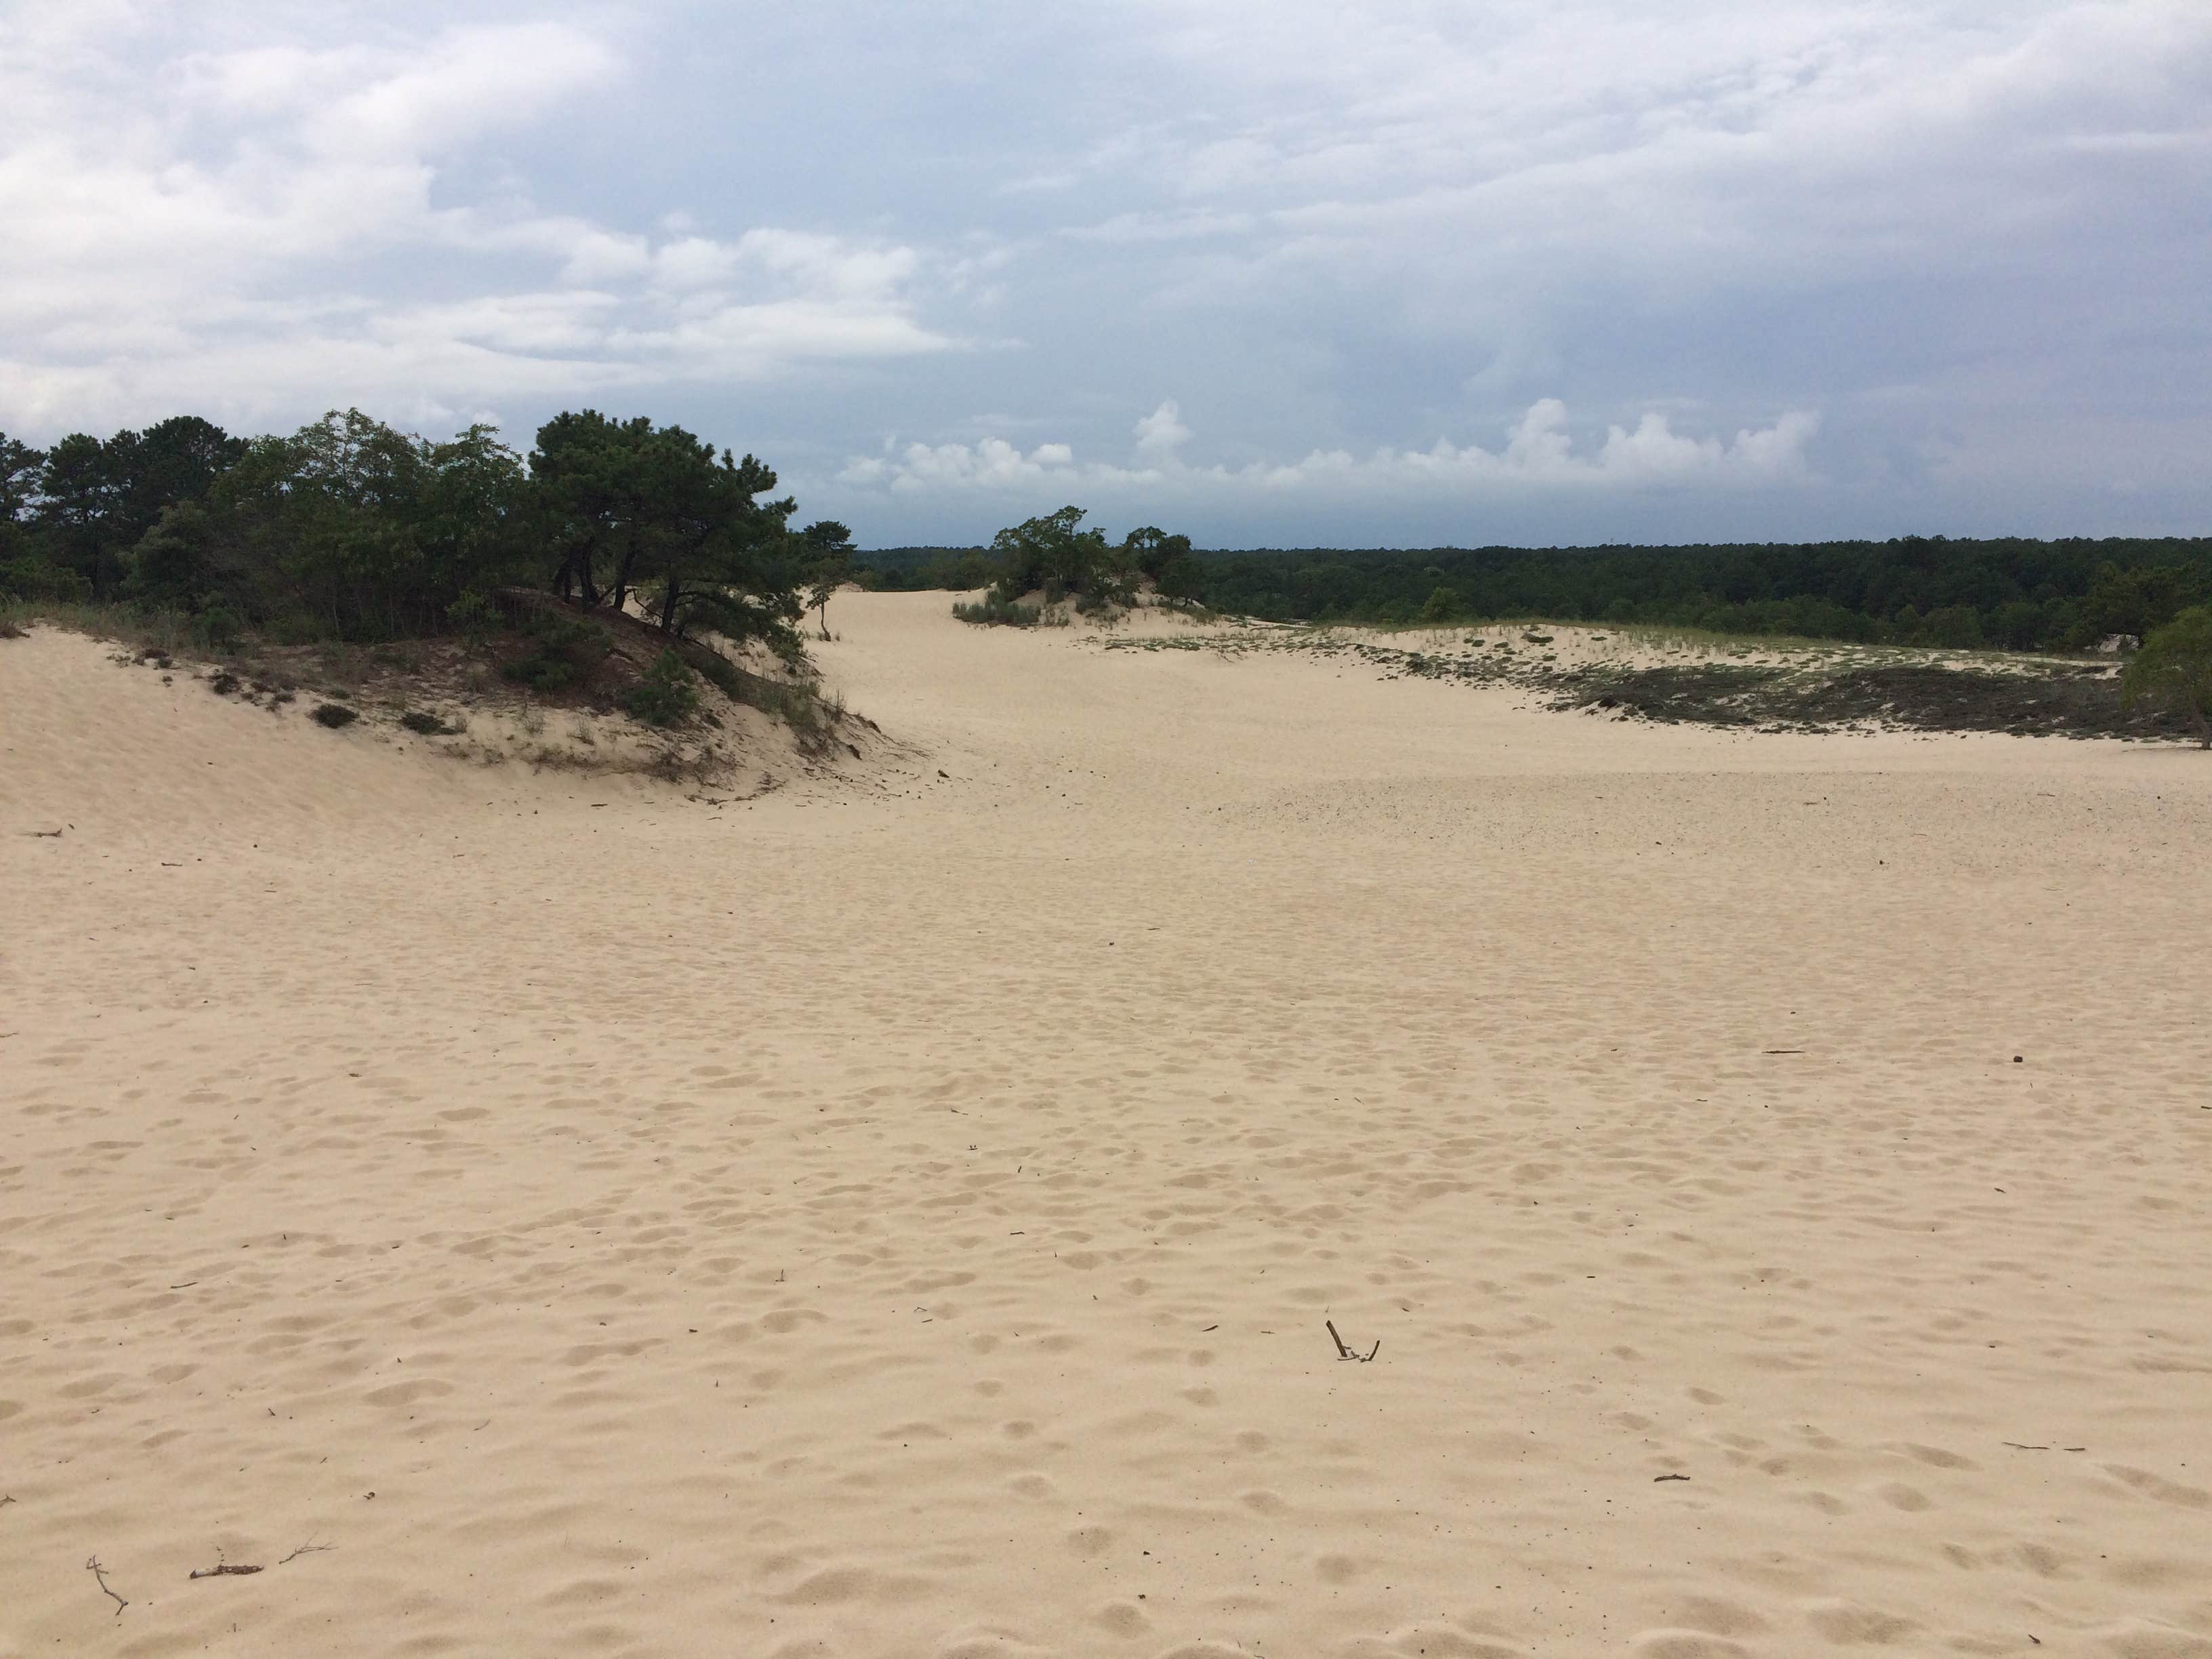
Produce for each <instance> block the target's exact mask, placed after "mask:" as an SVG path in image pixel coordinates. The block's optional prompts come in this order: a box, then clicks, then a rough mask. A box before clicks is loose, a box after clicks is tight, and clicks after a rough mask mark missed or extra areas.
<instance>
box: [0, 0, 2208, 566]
mask: <svg viewBox="0 0 2212 1659" xmlns="http://www.w3.org/2000/svg"><path fill="white" fill-rule="evenodd" d="M0 110H5V111H6V112H7V115H6V119H5V120H4V122H0V227H4V231H5V234H4V235H0V429H5V430H7V431H8V432H9V433H11V434H14V435H19V436H23V437H27V438H29V439H31V440H33V441H46V440H50V439H51V438H52V437H54V436H56V435H59V434H60V433H63V432H65V431H69V430H72V429H84V430H91V431H94V432H101V433H105V432H106V431H108V430H111V429H112V428H114V427H116V426H118V425H127V424H139V423H143V422H147V421H150V420H154V419H157V418H159V417H161V416H163V415H167V414H171V413H175V412H179V411H191V412H198V413H204V414H206V415H208V416H210V417H211V418H214V419H216V420H218V421H221V422H223V423H224V424H226V425H228V426H230V427H232V428H234V429H241V430H268V429H278V428H289V427H292V426H296V425H298V424H300V423H301V422H303V421H305V420H307V419H308V418H310V417H312V416H314V415H316V414H318V413H319V412H320V411H321V410H324V409H325V408H327V407H331V406H343V405H346V404H358V405H359V406H361V407H362V408H363V409H366V410H369V411H370V412H372V413H374V414H376V415H379V416H382V417H384V418H385V419H387V420H390V421H392V422H395V423H397V424H400V425H403V426H406V427H409V428H413V429H416V430H420V431H422V432H425V433H428V434H432V435H441V434H443V433H445V432H448V431H450V430H452V429H453V428H455V427H457V426H459V425H461V424H465V423H466V422H470V421H473V420H480V419H482V420H492V421H495V422H498V423H499V424H500V425H501V427H503V428H505V429H506V431H507V434H508V435H509V436H510V438H511V439H512V440H513V441H516V442H517V443H518V444H519V445H520V447H528V443H529V438H530V435H531V433H532V431H533V430H534V428H535V427H536V426H537V424H538V422H540V421H541V420H543V419H544V418H545V417H546V416H549V415H550V414H551V413H553V412H555V411H556V410H560V409H562V408H568V407H576V406H591V407H597V408H600V409H604V410H609V411H611V412H614V413H618V414H625V415H627V414H632V413H644V414H650V415H652V416H655V417H656V418H658V419H661V420H665V421H673V422H680V423H682V424H684V425H686V426H689V427H690V428H693V429H694V430H696V431H697V432H700V433H701V434H702V435H706V436H708V437H710V438H712V439H714V440H715V441H718V442H722V443H726V444H729V445H732V446H734V447H737V448H738V449H741V450H743V449H750V450H753V451H755V452H757V453H760V454H761V455H763V456H764V457H765V458H766V459H769V461H770V462H771V463H772V464H774V465H776V466H777V467H778V468H780V469H781V471H782V473H783V477H784V480H785V483H786V484H787V485H788V486H789V487H791V488H793V489H795V490H796V492H797V493H798V494H799V496H800V507H801V511H802V513H804V514H805V516H807V517H813V516H817V515H821V514H830V515H835V516H837V517H841V518H843V519H845V520H848V521H849V522H850V523H852V524H853V525H854V527H855V528H856V530H857V531H858V532H860V538H861V539H862V541H863V543H864V544H871V545H881V544H890V543H899V542H909V541H923V542H939V541H969V540H975V539H981V538H987V537H988V536H989V534H990V532H992V531H993V530H994V529H995V528H996V527H997V526H1000V525H1002V524H1006V523H1008V522H1011V521H1012V520H1015V519H1018V518H1022V517H1025V516H1028V515H1029V514H1030V513H1041V512H1045V511H1048V510H1050V509H1052V508H1054V507H1059V506H1060V505H1061V504H1062V503H1064V502H1070V501H1072V502H1075V503H1078V504H1079V505H1082V506H1085V507H1089V508H1091V511H1092V513H1093V514H1094V517H1095V518H1096V519H1097V520H1100V521H1103V523H1105V524H1106V525H1107V526H1109V528H1112V529H1114V530H1115V531H1117V532H1118V531H1119V530H1120V529H1122V528H1125V527H1127V526H1128V525H1130V524H1131V523H1133V522H1157V523H1159V524H1162V525H1164V526H1168V527H1169V528H1170V529H1175V528H1182V529H1187V530H1189V531H1191V532H1194V534H1196V535H1197V536H1198V538H1200V541H1201V542H1203V543H1206V544H1222V545H1291V544H1316V543H1335V544H1360V545H1377V544H1394V545H1429V544H1437V543H1441V542H1456V543H1461V544H1467V543H1481V542H1489V541H1513V542H1524V543H1538V544H1545V543H1555V542H1571V541H1589V540H1689V539H1703V538H1723V537H1727V538H1735V537H1773V538H1790V539H1799V538H1819V537H1823V536H1832V535H1892V534H1898V533H1904V532H1911V531H1923V532H1948V533H1951V534H1976V533H1984V534H1986V533H2004V532H2023V533H2043V534H2066V533H2090V534H2102V533H2115V532H2197V533H2203V532H2212V4H2208V3H2206V0H2118V3H2096V0H1668V3H1666V4H1664V5H1655V4H1652V3H1650V0H1462V3H1455V4H1454V3H1442V0H1396V3H1384V0H1375V3H1366V0H1095V3H1089V4H1083V5H1073V4H1070V5H1049V4H1048V5H1043V6H1040V5H1037V4H1036V3H1035V0H1021V3H1004V0H930V3H927V4H918V5H911V6H896V5H887V4H884V3H882V0H871V3H865V4H863V3H857V0H811V3H810V4H807V5H805V6H795V5H788V4H776V5H769V4H744V5H740V4H728V3H704V0H702V3H696V4H682V3H621V0H603V3H590V4H578V5H575V6H573V7H564V6H562V5H561V4H559V3H557V0H556V3H550V4H548V3H537V4H532V5H521V4H470V3H466V0H463V3H459V4H456V3H452V0H447V3H441V4H437V5H429V4H415V3H411V0H383V3H377V4H373V5H371V4H360V5H356V4H347V3H339V0H324V3H319V4H316V5H313V6H304V5H300V4H296V3H281V4H279V3H255V0H196V3H161V0H69V3H67V4H60V3H55V0H0Z"/></svg>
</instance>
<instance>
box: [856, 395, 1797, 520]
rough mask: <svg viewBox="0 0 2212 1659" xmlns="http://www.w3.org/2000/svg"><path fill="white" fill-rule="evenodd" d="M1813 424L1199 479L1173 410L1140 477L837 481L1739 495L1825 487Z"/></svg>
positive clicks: (963, 453) (1020, 474) (1055, 464)
mask: <svg viewBox="0 0 2212 1659" xmlns="http://www.w3.org/2000/svg"><path fill="white" fill-rule="evenodd" d="M1819 430H1820V417H1819V416H1818V415H1816V414H1814V413H1812V412H1810V411H1808V410H1793V411H1791V412H1790V413H1787V414H1784V416H1781V417H1780V418H1779V419H1778V420H1777V421H1776V422H1774V424H1773V425H1771V426H1768V427H1761V428H1744V429H1743V430H1741V431H1739V432H1737V433H1736V434H1735V436H1734V437H1733V438H1731V439H1729V440H1728V441H1723V440H1722V439H1720V438H1719V437H1717V436H1710V435H1709V436H1705V437H1693V436H1691V435H1687V434H1685V433H1679V432H1676V431H1675V430H1674V427H1673V425H1672V423H1671V422H1670V421H1669V420H1668V416H1665V415H1664V414H1662V413H1659V412H1658V411H1656V410H1654V411H1652V412H1650V413H1647V414H1645V415H1644V416H1643V418H1642V419H1641V420H1639V421H1638V422H1637V424H1636V425H1635V426H1634V427H1633V428H1630V427H1624V426H1618V425H1616V426H1613V427H1609V428H1607V432H1606V435H1605V438H1604V441H1602V442H1601V443H1600V444H1598V445H1597V446H1596V447H1594V448H1593V447H1587V446H1585V447H1580V448H1578V447H1577V445H1576V443H1575V441H1574V438H1573V435H1571V432H1570V430H1569V428H1568V422H1567V410H1566V405H1565V404H1563V403H1561V402H1560V401H1559V399H1558V398H1542V399H1540V400H1539V401H1538V402H1537V403H1535V404H1533V405H1531V406H1530V407H1529V409H1528V411H1527V412H1526V413H1525V414H1524V415H1523V416H1522V417H1521V419H1520V420H1519V421H1518V422H1516V424H1515V425H1514V427H1513V428H1512V429H1511V431H1510V433H1509V434H1508V435H1507V437H1506V441H1505V442H1504V445H1503V446H1502V447H1499V448H1497V449H1485V448H1483V447H1480V445H1475V444H1468V445H1465V446H1462V445H1457V444H1454V443H1452V442H1451V441H1449V440H1447V439H1443V438H1439V439H1437V441H1436V443H1435V444H1434V445H1433V446H1432V447H1430V448H1427V449H1412V450H1408V449H1394V448H1387V447H1386V448H1381V449H1376V450H1373V451H1371V452H1370V453H1366V454H1364V455H1360V454H1354V453H1352V452H1351V451H1349V450H1346V449H1328V450H1322V449H1316V450H1314V451H1311V452H1310V453H1308V454H1307V455H1305V456H1304V458H1303V459H1299V460H1297V461H1291V462H1285V463H1278V462H1264V461H1260V462H1251V463H1248V464H1246V465H1242V466H1234V467H1231V466H1227V465H1188V464H1187V463H1185V462H1184V461H1182V459H1179V458H1178V456H1177V455H1176V449H1177V448H1178V447H1180V446H1181V445H1182V444H1183V443H1184V442H1185V441H1188V439H1189V438H1190V437H1191V436H1192V433H1191V430H1190V428H1188V427H1187V426H1185V425H1183V423H1182V419H1181V416H1180V411H1179V410H1178V409H1177V407H1176V404H1174V403H1173V402H1168V403H1164V404H1161V405H1160V406H1159V407H1158V409H1157V410H1154V411H1153V412H1152V414H1150V415H1148V416H1145V417H1144V418H1143V419H1142V420H1140V421H1139V422H1137V426H1136V431H1137V453H1138V457H1139V465H1136V466H1121V465H1115V464H1114V463H1112V462H1107V461H1086V462H1083V463H1080V464H1079V463H1077V462H1076V460H1075V459H1074V452H1073V448H1072V447H1071V446H1069V445H1066V444H1043V445H1040V446H1038V447H1036V449H1034V450H1032V451H1030V453H1029V454H1027V455H1024V454H1023V453H1021V451H1019V450H1018V449H1017V448H1016V447H1014V446H1012V444H1009V443H1007V442H1006V441H1004V440H1002V439H998V438H986V439H984V440H983V441H981V442H980V443H977V444H974V445H969V444H957V443H955V444H939V445H929V444H921V443H912V444H908V445H906V446H905V447H903V448H901V447H896V445H888V444H887V445H886V446H885V451H884V454H883V455H881V456H873V457H860V458H855V459H853V460H852V461H850V462H848V464H847V465H846V467H845V469H844V471H842V473H841V474H840V475H839V478H840V481H841V482H842V483H846V484H850V485H858V486H864V487H869V488H875V489H892V490H898V491H905V492H920V491H964V490H992V491H1009V490H1019V489H1029V488H1030V487H1032V486H1035V485H1038V484H1042V483H1046V482H1047V481H1050V482H1051V483H1054V484H1055V485H1060V484H1071V483H1080V484H1083V485H1085V486H1086V487H1091V488H1096V489H1100V490H1103V491H1106V492H1109V493H1111V492H1116V491H1121V490H1127V489H1145V490H1147V491H1150V492H1154V493H1157V494H1163V495H1171V496H1178V497H1188V496H1194V495H1223V494H1237V493H1241V494H1244V495H1300V494H1312V495H1319V496H1322V497H1335V496H1341V495H1346V494H1359V495H1365V494H1369V493H1378V494H1379V493H1383V492H1392V493H1402V492H1409V491H1410V492H1418V493H1422V494H1429V495H1485V494H1502V493H1507V492H1519V493H1528V492H1533V491H1544V490H1564V491H1588V490H1622V489H1650V488H1676V489H1679V488H1684V487H1690V486H1703V487H1706V488H1717V489H1728V490H1744V489H1764V488H1772V487H1776V486H1784V485H1796V484H1804V483H1812V482H1814V480H1815V477H1816V475H1815V474H1814V471H1813V470H1812V468H1811V465H1810V464H1809V462H1808V459H1807V456H1806V453H1805V452H1806V447H1807V446H1808V444H1809V443H1810V442H1811V441H1812V440H1813V438H1814V435H1815V434H1816V433H1818V432H1819Z"/></svg>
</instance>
